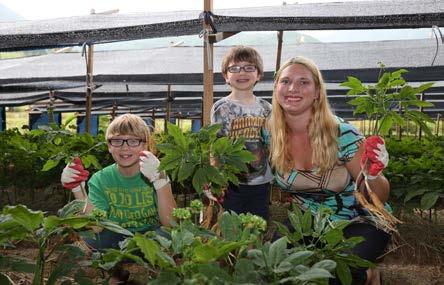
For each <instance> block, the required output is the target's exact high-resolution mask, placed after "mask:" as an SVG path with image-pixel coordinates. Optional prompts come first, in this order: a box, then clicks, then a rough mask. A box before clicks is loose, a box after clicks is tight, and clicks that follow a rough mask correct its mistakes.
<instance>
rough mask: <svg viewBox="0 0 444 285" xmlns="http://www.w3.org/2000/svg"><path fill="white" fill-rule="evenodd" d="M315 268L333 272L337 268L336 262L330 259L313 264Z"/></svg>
mask: <svg viewBox="0 0 444 285" xmlns="http://www.w3.org/2000/svg"><path fill="white" fill-rule="evenodd" d="M313 268H322V269H325V270H327V271H329V272H332V271H333V270H334V269H335V268H336V262H334V261H333V260H330V259H324V260H321V261H319V262H316V263H315V264H313Z"/></svg>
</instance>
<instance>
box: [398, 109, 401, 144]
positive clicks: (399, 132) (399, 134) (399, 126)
mask: <svg viewBox="0 0 444 285" xmlns="http://www.w3.org/2000/svg"><path fill="white" fill-rule="evenodd" d="M399 115H400V116H401V117H402V104H401V102H399ZM401 138H402V127H401V125H400V124H398V140H401Z"/></svg>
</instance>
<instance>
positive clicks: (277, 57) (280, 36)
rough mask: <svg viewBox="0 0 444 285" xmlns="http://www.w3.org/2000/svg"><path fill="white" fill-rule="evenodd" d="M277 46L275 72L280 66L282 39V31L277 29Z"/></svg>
mask: <svg viewBox="0 0 444 285" xmlns="http://www.w3.org/2000/svg"><path fill="white" fill-rule="evenodd" d="M277 37H278V47H277V54H276V72H277V71H278V70H279V68H281V57H282V39H283V37H284V31H278V33H277Z"/></svg>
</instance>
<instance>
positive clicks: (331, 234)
mask: <svg viewBox="0 0 444 285" xmlns="http://www.w3.org/2000/svg"><path fill="white" fill-rule="evenodd" d="M342 238H343V233H342V230H340V229H338V228H333V229H331V230H329V231H328V232H327V233H325V240H326V241H327V243H328V245H329V246H331V247H334V246H335V245H337V244H338V243H339V242H340V241H341V240H342Z"/></svg>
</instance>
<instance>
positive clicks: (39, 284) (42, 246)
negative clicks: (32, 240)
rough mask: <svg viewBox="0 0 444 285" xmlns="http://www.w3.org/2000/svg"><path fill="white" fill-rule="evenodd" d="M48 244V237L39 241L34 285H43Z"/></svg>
mask: <svg viewBox="0 0 444 285" xmlns="http://www.w3.org/2000/svg"><path fill="white" fill-rule="evenodd" d="M47 244H48V240H47V239H46V237H45V238H42V239H41V240H39V252H38V255H37V261H36V265H35V272H34V279H33V280H32V285H43V272H44V271H45V250H46V246H47Z"/></svg>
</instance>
